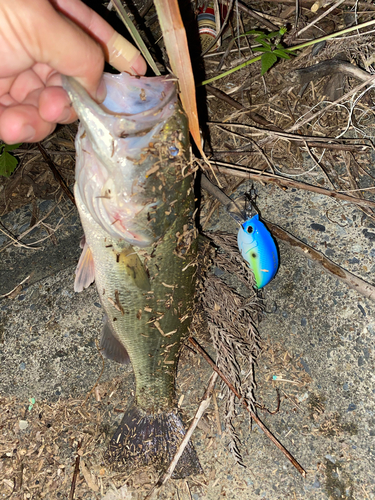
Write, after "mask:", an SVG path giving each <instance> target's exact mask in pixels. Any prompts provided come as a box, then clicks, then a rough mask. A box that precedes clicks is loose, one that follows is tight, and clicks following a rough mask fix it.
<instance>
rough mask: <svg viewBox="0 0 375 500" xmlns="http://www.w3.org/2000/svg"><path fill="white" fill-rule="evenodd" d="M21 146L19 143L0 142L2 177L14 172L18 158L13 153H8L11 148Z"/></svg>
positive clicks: (0, 173)
mask: <svg viewBox="0 0 375 500" xmlns="http://www.w3.org/2000/svg"><path fill="white" fill-rule="evenodd" d="M20 146H21V143H20V144H10V145H9V144H5V143H1V144H0V175H3V176H4V177H9V176H10V174H11V173H12V172H14V170H15V168H16V166H17V165H18V160H17V158H15V157H14V156H13V155H11V154H10V153H9V151H12V150H13V149H17V148H19V147H20Z"/></svg>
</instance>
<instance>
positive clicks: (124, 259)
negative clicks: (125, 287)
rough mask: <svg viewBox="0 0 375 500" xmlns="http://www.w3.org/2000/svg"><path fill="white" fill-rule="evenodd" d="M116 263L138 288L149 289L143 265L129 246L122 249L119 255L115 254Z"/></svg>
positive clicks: (148, 281)
mask: <svg viewBox="0 0 375 500" xmlns="http://www.w3.org/2000/svg"><path fill="white" fill-rule="evenodd" d="M117 261H118V263H119V265H120V266H122V267H123V269H124V271H125V272H126V274H127V275H128V276H129V278H131V279H132V280H133V281H134V284H135V285H136V286H137V287H138V288H140V289H141V290H146V291H148V290H150V289H151V285H150V280H149V277H148V274H147V272H146V270H145V268H144V265H143V263H142V261H141V259H140V257H139V255H138V254H137V252H136V251H135V250H134V248H133V247H132V246H131V245H129V246H128V247H126V248H124V249H123V250H122V251H121V253H120V254H117Z"/></svg>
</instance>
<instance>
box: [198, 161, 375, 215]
mask: <svg viewBox="0 0 375 500" xmlns="http://www.w3.org/2000/svg"><path fill="white" fill-rule="evenodd" d="M211 164H212V168H215V170H216V171H217V172H219V173H222V174H224V175H234V176H236V177H242V178H244V179H252V180H254V181H259V182H263V183H266V182H272V183H274V184H276V185H278V186H287V187H293V188H296V189H303V190H304V191H312V192H314V193H318V194H322V195H324V196H329V197H330V198H334V199H337V200H343V201H348V202H350V203H354V204H355V205H359V206H361V207H372V208H375V202H374V201H371V200H362V199H360V198H355V197H354V196H349V195H346V194H343V193H341V192H338V191H332V190H330V189H324V188H321V187H319V186H314V185H312V184H307V183H306V182H299V181H294V180H292V179H289V178H286V177H282V176H281V175H274V174H269V173H266V172H259V170H255V169H253V168H248V167H245V166H243V165H236V164H233V163H228V162H222V161H213V160H211ZM218 166H220V168H218ZM202 168H203V169H204V170H207V167H206V166H202Z"/></svg>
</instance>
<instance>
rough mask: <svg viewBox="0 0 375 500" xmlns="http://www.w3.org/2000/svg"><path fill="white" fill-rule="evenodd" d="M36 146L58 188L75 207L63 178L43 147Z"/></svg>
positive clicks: (72, 197)
mask: <svg viewBox="0 0 375 500" xmlns="http://www.w3.org/2000/svg"><path fill="white" fill-rule="evenodd" d="M37 146H38V149H39V151H40V152H41V153H42V156H43V158H44V161H45V162H46V163H47V165H48V166H49V168H50V169H51V170H52V173H53V175H54V176H55V179H56V180H57V181H58V182H59V183H60V186H61V188H62V190H63V191H64V193H65V194H66V195H67V197H68V198H69V200H70V201H71V202H72V203H73V205H75V204H76V202H75V201H74V196H73V194H72V192H71V191H70V189H69V188H68V185H67V184H66V182H65V180H64V179H63V177H62V175H61V174H60V172H59V171H58V170H57V168H56V166H55V164H54V163H53V161H52V160H51V158H50V156H49V155H48V153H47V151H46V150H45V149H44V147H43V146H42V145H41V143H40V142H38V143H37Z"/></svg>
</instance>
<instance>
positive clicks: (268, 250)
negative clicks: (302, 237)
mask: <svg viewBox="0 0 375 500" xmlns="http://www.w3.org/2000/svg"><path fill="white" fill-rule="evenodd" d="M201 184H202V187H203V188H204V189H206V191H208V192H209V193H211V194H212V195H213V196H215V198H216V199H217V200H219V201H220V203H222V204H223V205H224V207H225V210H226V212H227V213H228V215H230V217H232V219H233V220H234V221H235V222H236V223H237V224H238V225H239V226H240V228H239V230H238V236H237V243H238V248H239V250H240V252H241V255H242V257H243V258H244V259H245V260H246V262H247V263H248V264H249V267H250V269H251V270H252V271H253V273H254V277H255V283H256V287H257V288H263V287H264V286H266V285H267V283H269V282H270V281H271V280H272V278H273V277H274V276H275V274H276V272H277V269H278V267H279V257H278V254H277V248H276V243H275V240H274V239H273V238H272V236H271V233H270V232H269V231H268V229H267V228H266V226H265V225H264V224H263V222H262V221H260V220H259V215H258V213H257V209H256V205H255V203H254V201H253V200H252V199H251V198H250V210H245V211H243V210H241V208H240V207H239V206H238V205H237V203H236V202H235V201H234V200H232V199H231V198H229V197H228V196H227V195H226V194H225V193H224V192H223V191H222V190H221V189H219V187H218V186H215V184H213V183H212V182H211V181H210V180H209V179H208V178H207V177H206V176H205V175H204V174H203V175H202V177H201ZM252 191H254V190H252ZM253 197H254V195H253ZM254 212H255V215H253V214H254Z"/></svg>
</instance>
